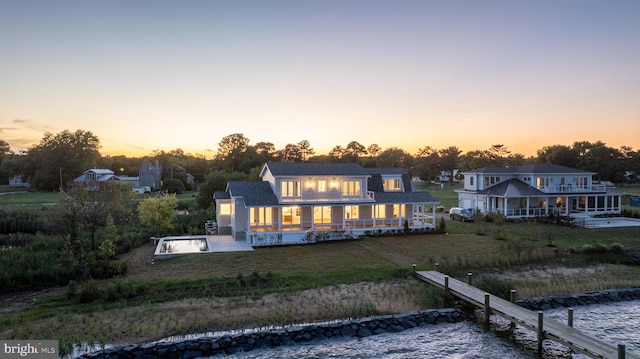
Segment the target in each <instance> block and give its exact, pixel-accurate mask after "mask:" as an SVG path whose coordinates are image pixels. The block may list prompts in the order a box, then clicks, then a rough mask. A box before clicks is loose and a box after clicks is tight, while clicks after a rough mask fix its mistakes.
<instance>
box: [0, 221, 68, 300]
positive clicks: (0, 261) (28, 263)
mask: <svg viewBox="0 0 640 359" xmlns="http://www.w3.org/2000/svg"><path fill="white" fill-rule="evenodd" d="M63 242H64V239H63V238H62V237H60V236H45V235H43V234H24V233H18V234H9V235H0V254H1V255H0V268H2V271H0V290H8V289H11V290H16V289H24V288H33V287H41V286H45V287H48V286H54V285H66V284H67V283H68V282H69V280H70V279H73V278H74V276H75V273H74V272H73V271H72V270H70V269H67V268H63V267H62V266H61V265H60V260H59V259H60V249H61V248H62V245H63Z"/></svg>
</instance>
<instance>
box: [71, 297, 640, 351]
mask: <svg viewBox="0 0 640 359" xmlns="http://www.w3.org/2000/svg"><path fill="white" fill-rule="evenodd" d="M628 300H640V288H627V289H611V290H601V291H595V292H586V293H579V294H568V295H557V296H547V297H539V298H530V299H523V300H519V301H517V302H516V303H517V304H518V305H520V306H521V307H524V308H527V309H529V310H546V309H552V308H561V307H574V306H578V305H589V304H603V303H610V302H621V301H628ZM466 318H468V315H467V314H466V313H464V312H462V311H461V310H458V309H432V310H423V311H419V312H411V313H405V314H397V315H385V316H375V317H369V318H362V319H355V320H345V321H341V322H335V323H329V324H311V325H305V326H293V327H286V328H278V329H270V330H265V331H259V332H251V333H241V334H234V335H224V336H220V337H203V338H199V339H193V340H185V341H181V342H160V343H146V344H135V345H128V346H122V347H114V348H108V349H104V350H101V351H97V352H93V353H89V354H84V355H82V356H81V358H86V359H116V358H123V359H124V358H142V359H152V358H172V359H188V358H196V357H202V356H205V357H207V356H212V355H219V354H233V353H236V352H241V351H244V352H247V351H251V350H254V349H262V348H272V347H277V346H280V345H292V344H295V343H302V342H310V341H321V340H326V339H330V338H354V337H355V338H364V337H368V336H371V335H376V334H382V333H397V332H401V331H404V330H406V329H410V328H414V327H418V326H421V325H426V324H438V323H455V322H460V321H463V320H465V319H466Z"/></svg>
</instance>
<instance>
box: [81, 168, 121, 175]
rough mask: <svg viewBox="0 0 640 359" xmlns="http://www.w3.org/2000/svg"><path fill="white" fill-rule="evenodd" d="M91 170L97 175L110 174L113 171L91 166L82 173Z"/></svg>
mask: <svg viewBox="0 0 640 359" xmlns="http://www.w3.org/2000/svg"><path fill="white" fill-rule="evenodd" d="M88 172H93V173H95V174H97V175H112V174H113V173H114V172H113V171H112V170H110V169H108V168H92V169H88V170H86V171H84V173H88Z"/></svg>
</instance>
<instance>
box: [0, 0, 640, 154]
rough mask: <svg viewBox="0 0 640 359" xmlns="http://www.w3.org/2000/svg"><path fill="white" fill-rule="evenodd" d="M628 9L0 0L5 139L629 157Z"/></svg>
mask: <svg viewBox="0 0 640 359" xmlns="http://www.w3.org/2000/svg"><path fill="white" fill-rule="evenodd" d="M638 19H640V1H632V0H629V1H616V0H614V1H589V0H585V1H577V0H560V1H515V0H514V1H506V0H505V1H482V0H474V1H464V0H455V1H407V0H404V1H403V0H400V1H372V0H371V1H369V0H357V1H355V0H345V1H338V0H324V1H314V0H309V1H304V0H293V1H269V0H264V1H213V0H210V1H209V0H208V1H204V0H203V1H195V0H185V1H178V0H176V1H162V0H152V1H151V0H149V1H147V0H126V1H124V0H103V1H98V0H82V1H66V0H46V1H31V0H0V139H3V140H5V141H7V142H8V143H9V144H10V145H11V148H12V150H14V151H16V152H17V151H20V150H24V149H27V148H28V147H30V146H32V145H34V144H36V143H38V142H39V141H40V139H42V137H43V135H44V133H45V132H51V133H58V132H60V131H63V130H70V131H75V130H77V129H82V130H86V131H91V132H93V133H94V134H95V135H96V136H98V137H99V138H100V141H101V144H102V149H101V153H102V154H108V155H118V154H124V155H127V156H138V155H140V156H142V155H148V154H150V153H152V151H153V150H156V149H160V150H165V151H170V150H173V149H176V148H182V149H183V150H184V151H185V152H188V153H192V154H201V155H204V156H206V157H207V158H210V157H212V156H213V154H214V153H215V151H216V149H217V144H218V142H220V140H221V139H222V137H224V136H226V135H229V134H233V133H243V134H244V135H245V137H247V138H249V139H250V141H251V142H250V144H256V143H257V142H261V141H267V142H272V143H274V144H275V146H276V148H278V149H281V148H284V146H285V145H286V144H288V143H297V142H300V141H301V140H309V141H310V143H311V147H313V148H314V149H315V150H316V153H317V154H326V152H328V151H329V150H330V149H331V148H332V147H334V146H336V145H341V146H343V147H345V146H346V145H347V144H348V143H349V142H351V141H354V140H355V141H358V142H360V143H361V144H363V145H365V146H368V145H370V144H373V143H376V144H378V145H379V146H380V147H382V148H383V149H385V148H389V147H400V148H402V149H404V150H406V151H408V152H409V153H411V154H415V153H416V151H417V150H418V149H419V148H423V147H426V146H431V147H433V148H439V149H440V148H446V147H449V146H457V147H459V148H460V149H461V150H462V151H464V152H467V151H471V150H475V149H488V148H489V147H490V146H491V145H492V144H504V145H505V146H507V147H508V148H509V150H511V151H512V152H517V153H522V154H525V155H534V154H535V151H536V150H537V149H540V148H542V147H544V146H548V145H554V144H565V145H571V144H572V143H573V142H575V141H582V140H585V141H591V142H595V141H598V140H601V141H603V142H605V143H606V144H607V145H608V146H610V147H615V148H618V147H620V146H622V145H626V146H631V147H633V148H634V149H635V150H638V149H639V148H640V20H638Z"/></svg>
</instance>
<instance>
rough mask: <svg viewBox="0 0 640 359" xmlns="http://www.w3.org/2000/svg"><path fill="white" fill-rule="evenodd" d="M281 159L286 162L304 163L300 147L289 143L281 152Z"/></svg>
mask: <svg viewBox="0 0 640 359" xmlns="http://www.w3.org/2000/svg"><path fill="white" fill-rule="evenodd" d="M281 157H282V160H283V161H286V162H303V161H304V156H303V153H302V150H301V149H300V147H299V146H298V145H295V144H292V143H289V144H287V145H286V146H285V147H284V149H282V151H281Z"/></svg>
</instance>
